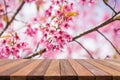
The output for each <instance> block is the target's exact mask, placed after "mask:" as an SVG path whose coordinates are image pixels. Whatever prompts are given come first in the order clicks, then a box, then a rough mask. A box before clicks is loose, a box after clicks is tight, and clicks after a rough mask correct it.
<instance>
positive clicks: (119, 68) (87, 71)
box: [0, 59, 120, 80]
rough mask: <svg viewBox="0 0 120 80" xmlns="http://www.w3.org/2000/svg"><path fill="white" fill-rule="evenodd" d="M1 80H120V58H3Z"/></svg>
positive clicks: (1, 61) (0, 63)
mask: <svg viewBox="0 0 120 80" xmlns="http://www.w3.org/2000/svg"><path fill="white" fill-rule="evenodd" d="M0 80H120V60H91V59H90V60H89V59H88V60H81V59H77V60H75V59H68V60H67V59H61V60H50V59H49V60H44V59H43V60H35V59H34V60H31V59H19V60H2V59H0Z"/></svg>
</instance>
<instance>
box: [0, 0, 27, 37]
mask: <svg viewBox="0 0 120 80" xmlns="http://www.w3.org/2000/svg"><path fill="white" fill-rule="evenodd" d="M24 4H25V1H23V2H22V3H21V5H20V6H19V8H18V9H17V11H16V12H15V14H14V15H13V17H12V19H11V20H10V21H9V22H8V24H7V25H6V26H5V28H4V29H3V30H2V32H1V33H0V36H2V34H3V33H4V32H5V31H6V30H7V29H8V27H9V25H10V24H11V23H12V22H13V20H14V19H15V17H16V15H17V14H18V13H19V11H20V10H21V9H22V7H23V5H24Z"/></svg>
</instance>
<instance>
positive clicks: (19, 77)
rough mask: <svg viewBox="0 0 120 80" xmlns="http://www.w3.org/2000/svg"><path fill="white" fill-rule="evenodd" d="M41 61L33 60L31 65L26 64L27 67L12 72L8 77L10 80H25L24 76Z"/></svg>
mask: <svg viewBox="0 0 120 80" xmlns="http://www.w3.org/2000/svg"><path fill="white" fill-rule="evenodd" d="M41 61H42V60H35V61H33V62H32V63H30V64H28V65H27V66H24V67H23V68H22V69H20V70H18V71H16V72H14V73H13V74H11V75H10V76H11V77H10V80H27V78H26V76H27V75H28V74H29V73H30V72H31V71H32V70H33V69H35V68H36V67H37V66H38V65H39V64H40V63H41Z"/></svg>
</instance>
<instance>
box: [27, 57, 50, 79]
mask: <svg viewBox="0 0 120 80" xmlns="http://www.w3.org/2000/svg"><path fill="white" fill-rule="evenodd" d="M50 62H51V60H47V59H46V60H44V61H43V62H42V63H41V64H39V65H38V66H37V67H36V68H35V69H34V70H33V71H31V72H30V73H29V75H28V76H27V80H44V75H45V72H46V71H47V69H48V66H49V64H50Z"/></svg>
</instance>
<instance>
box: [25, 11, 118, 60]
mask: <svg viewBox="0 0 120 80" xmlns="http://www.w3.org/2000/svg"><path fill="white" fill-rule="evenodd" d="M119 13H120V11H119V12H117V13H116V14H115V15H114V16H112V17H111V18H110V19H108V20H106V21H105V22H103V23H101V24H100V25H98V26H95V27H94V28H92V29H89V30H87V31H85V32H83V33H81V34H79V35H77V36H75V37H73V39H72V41H75V40H76V39H78V38H80V37H82V36H84V35H87V34H89V33H91V32H94V31H96V30H98V29H100V28H102V27H104V26H105V25H107V24H109V23H112V22H114V21H116V20H117V19H114V18H115V17H116V16H117V15H118V14H119ZM44 52H46V49H45V48H44V49H42V50H40V51H39V52H37V53H34V54H32V55H31V56H28V57H25V59H29V58H32V57H34V56H36V55H39V53H40V54H43V53H44Z"/></svg>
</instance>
